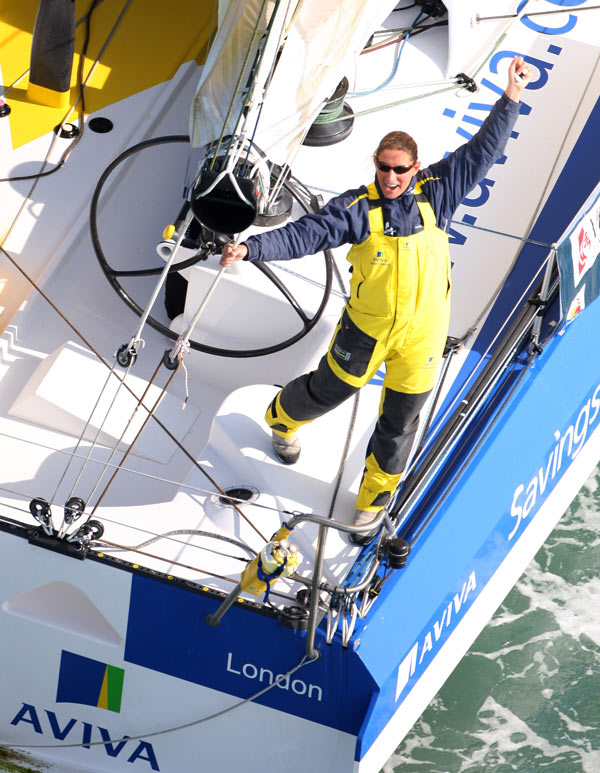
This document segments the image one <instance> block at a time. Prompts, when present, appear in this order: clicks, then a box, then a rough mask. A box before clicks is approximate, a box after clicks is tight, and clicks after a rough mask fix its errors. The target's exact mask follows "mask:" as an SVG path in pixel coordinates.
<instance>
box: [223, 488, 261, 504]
mask: <svg viewBox="0 0 600 773" xmlns="http://www.w3.org/2000/svg"><path fill="white" fill-rule="evenodd" d="M257 497H258V491H257V490H256V489H255V488H251V487H250V486H244V485H239V486H230V487H229V488H227V489H225V492H224V493H223V494H222V495H221V496H220V497H218V498H217V502H218V503H219V504H221V505H227V506H229V507H231V506H232V505H233V504H234V503H235V502H239V501H240V500H241V501H242V502H253V501H254V500H255V499H256V498H257Z"/></svg>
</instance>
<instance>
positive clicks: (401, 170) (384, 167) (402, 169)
mask: <svg viewBox="0 0 600 773" xmlns="http://www.w3.org/2000/svg"><path fill="white" fill-rule="evenodd" d="M414 165H415V164H414V162H413V163H412V164H409V165H408V166H390V165H389V164H384V163H383V162H382V161H376V162H375V166H376V167H377V169H379V171H380V172H392V171H393V172H394V174H406V172H408V171H410V170H411V169H412V168H413V166H414Z"/></svg>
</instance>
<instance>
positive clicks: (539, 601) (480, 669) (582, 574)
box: [383, 468, 600, 773]
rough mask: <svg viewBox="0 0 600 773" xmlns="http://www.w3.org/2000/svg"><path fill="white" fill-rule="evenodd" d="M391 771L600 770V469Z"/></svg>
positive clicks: (500, 772)
mask: <svg viewBox="0 0 600 773" xmlns="http://www.w3.org/2000/svg"><path fill="white" fill-rule="evenodd" d="M383 771H384V773H393V772H395V773H511V772H512V771H518V772H519V773H538V771H542V773H600V468H598V469H597V470H596V471H595V473H594V474H593V475H592V476H591V477H590V478H589V480H588V481H587V483H586V485H585V486H584V488H583V489H582V490H581V492H580V493H579V495H578V496H577V498H576V499H575V501H574V502H573V504H572V505H571V507H570V508H569V510H568V511H567V512H566V513H565V515H564V516H563V518H562V520H561V522H560V523H559V524H558V526H557V527H556V529H555V530H554V531H553V532H552V534H551V535H550V537H549V538H548V540H547V542H546V544H545V545H544V546H543V547H542V548H541V549H540V551H539V552H538V553H537V555H536V556H535V559H534V560H533V561H532V562H531V564H530V565H529V567H528V569H527V571H526V572H525V574H524V575H523V576H522V577H521V579H520V581H519V583H518V584H517V585H516V586H515V588H514V589H513V590H512V591H511V593H510V594H509V595H508V596H507V598H506V600H505V602H504V604H503V605H502V606H501V608H500V609H499V610H498V611H497V613H496V615H495V616H494V618H493V619H492V620H491V622H490V624H489V625H488V626H487V628H485V629H484V631H483V632H482V633H481V635H480V636H479V638H478V639H477V640H476V641H475V642H474V644H473V646H472V648H471V650H470V651H469V653H468V654H467V655H466V656H465V657H464V658H463V660H462V661H461V663H459V665H458V666H457V668H456V669H455V671H454V673H453V674H452V676H451V677H450V679H449V680H448V681H447V682H446V684H445V685H444V687H443V688H442V689H441V690H440V692H439V693H438V694H437V695H436V697H435V698H434V700H433V701H432V703H431V704H430V705H429V707H428V708H427V709H426V711H425V712H424V713H423V715H422V716H421V718H420V719H419V721H418V722H417V723H416V725H415V726H414V728H413V730H412V732H411V733H410V735H408V736H407V737H406V738H405V739H404V741H403V742H402V743H401V745H400V746H399V747H398V749H397V750H396V753H395V754H394V756H393V757H392V758H391V759H390V760H389V761H388V762H387V764H386V765H385V766H384V768H383Z"/></svg>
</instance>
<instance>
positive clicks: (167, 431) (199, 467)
mask: <svg viewBox="0 0 600 773" xmlns="http://www.w3.org/2000/svg"><path fill="white" fill-rule="evenodd" d="M0 252H2V254H3V255H5V257H6V258H7V259H8V260H9V261H10V263H11V264H12V265H13V266H14V268H16V269H17V271H18V272H19V273H20V274H21V275H22V276H23V277H24V278H25V279H26V280H27V281H28V282H29V283H30V284H31V286H32V287H33V288H34V289H35V290H36V291H37V292H38V293H39V294H40V296H41V297H42V298H43V299H44V300H45V301H46V303H48V304H49V306H50V307H51V308H52V309H53V310H54V311H55V312H56V313H57V314H58V315H59V317H60V318H61V319H62V320H63V321H64V322H65V323H66V324H67V325H68V326H69V327H70V328H71V330H72V331H73V332H74V333H75V335H76V336H77V337H78V338H79V339H80V340H81V341H82V342H83V343H84V345H85V346H86V347H87V348H88V349H89V350H90V351H91V352H92V353H93V354H94V355H95V356H96V357H97V358H98V360H99V361H100V362H101V363H102V364H103V365H104V366H105V367H107V368H108V369H109V370H110V368H111V366H110V364H109V363H108V362H107V361H106V360H105V359H104V357H103V356H102V355H101V354H100V352H99V351H98V350H97V349H96V348H95V347H94V346H93V344H92V343H91V341H89V340H88V339H87V338H86V337H85V336H84V335H83V333H82V332H81V331H80V330H79V329H78V328H77V327H76V326H75V325H74V324H73V323H72V322H71V321H70V320H69V319H68V318H67V317H66V316H65V315H64V314H63V312H62V311H61V310H60V309H59V308H58V307H57V306H56V305H55V304H54V303H53V301H52V300H51V299H50V298H49V297H48V295H47V294H46V293H45V292H44V291H43V290H42V288H41V287H40V286H39V285H38V284H37V282H35V280H33V279H32V278H31V277H30V276H29V274H28V273H27V272H26V271H25V269H23V268H22V266H20V265H19V263H17V261H16V260H15V259H14V258H13V257H12V255H11V254H10V253H9V252H8V251H7V250H6V249H5V248H4V247H3V246H2V245H0ZM117 378H119V377H118V376H117ZM123 385H124V387H125V389H126V390H127V391H128V392H129V393H130V394H131V395H132V396H133V397H134V398H135V399H136V400H137V399H138V396H137V395H136V393H135V392H134V391H133V389H131V387H130V386H129V385H128V384H126V383H125V382H123ZM142 407H143V408H145V406H142ZM146 410H147V409H146ZM152 419H153V421H154V422H155V423H156V424H157V425H158V426H159V427H160V428H161V430H162V431H163V432H164V433H165V434H166V435H167V437H168V438H169V439H170V440H172V441H173V443H174V444H175V445H176V446H177V448H178V449H179V450H180V451H181V452H182V453H183V454H184V455H185V456H186V457H187V458H188V459H189V460H190V461H191V462H192V464H193V465H194V467H195V468H196V469H197V470H198V471H199V472H200V473H202V475H204V477H205V478H206V479H207V480H208V481H209V482H210V483H211V484H212V485H213V486H214V487H215V489H216V490H217V491H218V492H219V493H220V494H222V495H223V496H228V495H227V494H226V492H225V491H224V490H223V489H222V488H221V486H219V484H218V483H217V482H216V481H215V480H214V479H213V477H212V476H211V475H210V473H209V472H207V470H205V469H204V467H203V466H202V465H201V464H199V463H198V461H197V460H196V459H195V457H194V456H193V455H192V454H191V453H190V452H189V451H188V450H187V448H186V447H185V446H184V445H183V443H181V442H180V441H179V440H178V439H177V438H176V437H175V435H174V434H173V433H172V432H171V430H170V429H169V428H168V427H167V426H166V425H165V424H164V423H163V422H162V421H161V420H160V419H159V418H158V417H157V416H156V414H153V416H152ZM232 506H233V508H234V509H235V510H236V512H237V513H238V515H240V516H242V517H243V518H245V516H244V513H243V512H242V510H241V509H240V508H239V507H238V505H237V504H236V503H235V502H233V503H232ZM250 525H251V526H252V528H253V529H254V530H255V531H256V532H257V534H258V535H259V536H260V537H261V539H262V540H264V542H268V540H267V539H266V537H265V536H264V535H263V534H261V533H260V531H259V530H258V529H257V528H256V527H255V526H254V524H250Z"/></svg>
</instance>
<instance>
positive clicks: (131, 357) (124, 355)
mask: <svg viewBox="0 0 600 773" xmlns="http://www.w3.org/2000/svg"><path fill="white" fill-rule="evenodd" d="M115 357H116V359H117V362H118V363H119V365H120V366H121V367H122V368H129V367H130V365H133V363H134V362H135V360H136V357H137V352H136V351H135V349H133V348H132V347H131V346H130V345H129V344H122V345H121V346H119V348H118V349H117V353H116V354H115Z"/></svg>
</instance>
